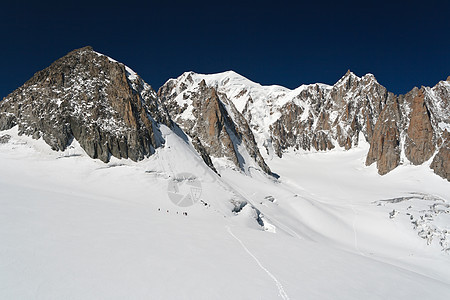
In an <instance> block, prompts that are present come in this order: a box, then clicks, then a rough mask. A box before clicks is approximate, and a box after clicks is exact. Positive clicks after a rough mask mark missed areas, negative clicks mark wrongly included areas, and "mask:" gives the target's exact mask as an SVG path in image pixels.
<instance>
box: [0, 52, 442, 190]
mask: <svg viewBox="0 0 450 300" xmlns="http://www.w3.org/2000/svg"><path fill="white" fill-rule="evenodd" d="M449 102H450V77H449V78H448V79H447V80H446V81H441V82H439V83H438V84H437V85H436V86H434V87H433V88H429V87H422V88H420V89H418V88H414V89H413V90H412V91H410V92H409V93H407V94H406V95H400V96H396V95H394V94H392V93H389V92H388V91H387V90H386V89H385V88H384V87H383V86H382V85H380V84H379V83H378V82H377V80H376V79H375V77H374V76H373V75H372V74H367V75H365V76H363V77H358V76H356V75H355V74H353V73H352V72H350V71H348V72H347V73H346V74H345V75H344V76H343V77H342V78H341V79H340V80H339V81H338V82H336V84H334V85H332V86H330V85H326V84H311V85H302V86H300V87H299V88H297V89H294V90H289V89H287V88H284V87H281V86H261V85H259V84H257V83H254V82H252V81H250V80H248V79H246V78H245V77H243V76H241V75H239V74H237V73H235V72H231V71H229V72H224V73H219V74H211V75H201V74H196V73H193V72H187V73H184V74H183V75H181V76H180V77H178V78H177V79H170V80H169V81H168V82H167V83H166V84H164V85H163V86H162V87H161V88H160V90H159V91H158V94H156V93H155V91H154V90H153V89H152V88H151V87H150V86H149V85H148V84H146V83H145V82H144V81H143V80H142V79H141V78H140V77H139V76H138V75H137V74H136V73H134V72H133V71H132V70H131V69H130V68H128V67H126V66H124V65H123V64H121V63H118V62H116V61H114V60H112V59H111V58H109V57H107V56H104V55H102V54H99V53H97V52H95V51H93V50H92V48H90V47H85V48H81V49H78V50H75V51H72V52H70V53H69V54H67V55H66V56H64V57H63V58H61V59H59V60H57V61H56V62H54V63H53V64H52V65H51V66H50V67H48V68H46V69H45V70H42V71H40V72H38V73H36V74H35V75H34V76H33V77H32V78H31V79H30V80H29V81H27V82H26V83H25V84H24V85H23V86H22V87H20V88H18V89H17V90H16V91H14V92H13V93H11V94H10V95H8V96H7V97H6V98H5V99H4V100H3V101H2V102H0V130H5V129H9V128H11V127H13V126H16V125H18V128H19V133H20V134H26V135H31V136H33V137H34V138H40V137H42V138H43V139H44V140H45V141H46V142H47V143H48V144H49V145H50V146H51V147H52V148H53V149H54V150H64V149H65V148H66V147H67V146H68V145H69V144H70V142H71V141H72V139H76V140H77V141H78V142H79V143H80V145H81V146H82V147H83V148H84V149H85V151H86V152H87V153H88V154H89V155H90V156H91V157H93V158H99V159H101V160H102V161H105V162H106V161H108V160H109V159H110V156H115V157H118V158H130V159H132V160H140V159H143V158H144V157H145V156H148V155H150V154H152V153H153V152H154V151H155V148H157V147H159V146H161V145H162V144H163V143H164V140H163V138H162V136H161V133H160V131H159V126H160V124H165V125H167V126H169V127H171V126H175V125H174V123H173V122H172V120H174V121H175V122H176V123H177V124H178V125H179V126H180V127H181V128H182V129H183V131H184V132H186V133H187V134H188V135H189V136H190V137H191V139H190V140H191V142H192V145H193V146H194V147H195V148H196V150H197V151H198V152H199V153H200V155H201V156H202V158H203V160H204V161H205V163H206V164H208V165H209V166H210V167H211V168H212V169H213V170H216V169H215V166H214V159H216V158H225V159H227V160H229V161H231V162H232V163H233V164H234V165H235V166H236V167H237V168H239V169H240V170H243V171H245V172H247V171H248V170H249V168H251V167H255V168H258V169H261V170H263V171H264V172H266V173H269V174H270V173H271V171H270V169H269V167H268V166H267V164H266V162H265V161H264V159H263V157H262V155H261V154H260V153H261V152H265V153H266V154H267V156H268V157H270V156H272V155H278V156H279V157H282V156H283V153H284V152H285V151H288V150H289V149H297V150H302V151H328V150H331V149H334V148H336V147H339V148H342V149H347V150H348V149H351V148H352V147H355V146H358V144H359V143H360V142H361V140H364V141H365V142H367V143H369V144H370V149H369V151H368V154H367V157H366V164H367V165H371V164H374V163H376V164H377V169H378V172H379V173H380V174H382V175H383V174H386V173H388V172H390V171H391V170H393V169H394V168H396V167H397V166H399V165H401V164H414V165H420V164H424V163H427V164H429V165H430V167H431V168H432V169H433V170H434V171H435V173H436V174H438V175H440V176H442V177H443V178H446V179H447V180H449V181H450V176H449V174H450V169H449V168H450V166H449V152H450V148H449V147H450V146H449V144H450V138H449V132H450V109H449V104H450V103H449ZM260 151H261V152H260Z"/></svg>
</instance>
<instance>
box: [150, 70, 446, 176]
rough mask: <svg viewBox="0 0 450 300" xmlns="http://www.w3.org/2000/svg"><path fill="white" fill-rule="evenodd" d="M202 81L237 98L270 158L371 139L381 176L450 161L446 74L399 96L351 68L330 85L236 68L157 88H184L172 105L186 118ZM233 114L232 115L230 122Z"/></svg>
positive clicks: (371, 157)
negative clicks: (282, 80)
mask: <svg viewBox="0 0 450 300" xmlns="http://www.w3.org/2000/svg"><path fill="white" fill-rule="evenodd" d="M202 81H203V85H206V86H207V87H209V88H214V90H215V92H216V93H217V95H219V97H220V99H227V100H226V102H227V103H232V104H234V105H233V107H234V109H235V110H236V111H237V114H234V115H238V116H242V117H244V118H245V121H246V122H247V124H248V126H249V127H250V130H251V131H252V132H253V136H254V138H255V141H256V143H257V146H258V147H259V149H260V151H261V152H262V153H264V152H265V153H266V154H267V156H268V157H271V156H272V155H277V156H279V157H282V156H283V153H284V152H285V151H288V150H290V149H291V150H292V149H293V150H299V151H328V150H331V149H334V148H336V147H339V148H342V149H346V150H348V149H351V148H353V147H356V146H358V144H359V143H360V142H367V143H369V145H370V149H369V152H368V154H367V157H366V164H367V165H371V164H373V163H376V164H377V169H378V172H379V173H380V174H382V175H383V174H386V173H388V172H390V171H391V170H393V169H394V168H396V167H397V166H399V165H401V164H409V163H411V164H415V165H418V164H423V163H425V162H430V160H431V159H433V158H435V157H436V161H437V162H436V163H435V164H433V166H432V168H433V169H434V170H435V171H436V170H438V169H442V170H443V168H444V166H445V164H442V163H440V162H441V161H442V160H445V155H444V154H445V147H444V146H443V145H445V143H444V141H445V138H444V131H445V129H446V128H447V131H448V130H450V109H449V101H450V100H449V99H450V81H449V80H447V81H441V82H439V83H438V84H437V85H436V86H435V87H433V88H429V87H422V88H421V89H418V88H414V89H413V90H412V91H410V92H409V93H407V94H406V95H399V96H397V95H394V94H392V93H390V92H388V91H387V90H386V88H384V87H383V86H382V85H381V84H379V83H378V82H377V80H376V79H375V77H374V76H373V75H372V74H367V75H364V76H362V77H358V76H356V75H355V74H353V73H352V72H350V71H348V72H347V73H346V74H345V75H344V76H343V77H342V78H341V79H340V80H339V81H338V82H336V83H335V84H334V85H332V86H330V85H326V84H310V85H302V86H300V87H298V88H297V89H294V90H290V89H287V88H284V87H281V86H262V85H260V84H257V83H254V82H252V81H250V80H248V79H247V78H245V77H243V76H241V75H239V74H237V73H235V72H232V71H228V72H224V73H219V74H210V75H203V74H196V73H193V72H187V73H184V74H183V75H181V76H180V77H178V78H177V79H171V80H169V81H168V82H167V83H166V84H165V85H164V86H163V87H162V88H161V89H160V91H159V93H160V95H161V96H162V97H167V95H172V96H170V97H169V98H171V99H175V98H176V97H177V96H178V95H180V94H183V96H182V98H178V101H177V105H175V106H174V107H173V108H170V111H171V114H172V117H174V118H178V117H180V118H182V119H185V120H186V119H189V118H188V116H189V115H190V112H191V110H192V108H191V104H190V101H191V98H192V95H191V94H190V92H189V91H190V90H191V89H192V87H194V86H196V85H198V84H199V83H200V82H202ZM180 99H183V100H182V101H181V100H180ZM234 115H233V116H232V115H230V117H231V119H232V121H233V122H235V118H234ZM441 150H442V152H441V154H439V155H438V154H437V153H438V152H439V151H441ZM438 165H439V166H440V167H439V168H438V167H437V166H438ZM439 172H440V173H438V171H436V173H437V174H443V173H445V172H444V171H439ZM441 176H442V175H441ZM444 178H445V176H444Z"/></svg>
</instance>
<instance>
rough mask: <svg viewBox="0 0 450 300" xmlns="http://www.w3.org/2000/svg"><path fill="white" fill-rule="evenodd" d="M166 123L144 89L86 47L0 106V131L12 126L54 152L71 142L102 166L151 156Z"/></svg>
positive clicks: (137, 79)
mask: <svg viewBox="0 0 450 300" xmlns="http://www.w3.org/2000/svg"><path fill="white" fill-rule="evenodd" d="M170 122H171V121H170V118H169V116H168V114H167V113H166V112H165V110H164V108H163V107H162V106H161V104H160V103H159V101H158V99H157V96H156V93H155V92H154V91H153V89H152V88H151V87H150V86H149V85H148V84H146V83H145V82H144V81H143V80H142V79H141V78H140V77H139V76H138V75H137V74H136V73H134V72H133V71H132V70H131V69H129V68H128V67H126V66H124V65H123V64H121V63H118V62H116V61H114V60H112V59H110V58H108V57H106V56H104V55H101V54H99V53H96V52H95V51H93V50H92V48H90V47H85V48H81V49H78V50H74V51H72V52H70V53H69V54H67V55H66V56H64V57H63V58H61V59H58V60H57V61H55V62H54V63H53V64H52V65H51V66H50V67H48V68H46V69H44V70H42V71H40V72H37V73H36V74H35V75H34V76H33V77H32V78H31V79H30V80H29V81H27V82H26V83H25V84H24V85H23V86H22V87H20V88H18V89H17V90H15V91H14V92H13V93H11V94H10V95H8V96H7V97H6V98H5V99H4V100H3V101H2V102H0V130H5V129H9V128H11V127H13V126H15V125H18V128H19V133H20V134H26V135H31V136H33V137H34V138H36V139H37V138H40V137H42V138H43V139H44V140H45V142H47V144H49V145H50V146H51V147H52V149H54V150H64V149H65V148H66V147H67V146H68V145H69V144H70V142H71V140H72V139H74V138H75V139H76V140H77V141H78V142H79V143H80V145H81V146H82V147H83V148H84V150H85V151H86V153H87V154H88V155H89V156H91V157H92V158H98V159H101V160H102V161H105V162H107V161H109V159H110V156H111V155H112V156H115V157H118V158H130V159H132V160H135V161H136V160H140V159H143V158H144V157H145V156H147V155H150V154H152V153H153V152H154V150H155V148H157V147H159V146H161V144H162V143H163V142H164V141H163V139H162V137H161V134H160V132H159V129H158V127H159V124H160V123H164V124H166V125H169V126H170Z"/></svg>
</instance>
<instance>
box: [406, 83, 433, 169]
mask: <svg viewBox="0 0 450 300" xmlns="http://www.w3.org/2000/svg"><path fill="white" fill-rule="evenodd" d="M434 151H435V141H434V132H433V127H432V125H431V118H430V111H429V110H428V108H427V106H426V104H425V96H424V93H423V91H422V90H420V91H419V93H418V95H417V96H416V97H414V99H413V101H412V104H411V114H410V117H409V126H408V129H407V130H406V140H405V154H406V157H407V158H408V159H409V161H411V162H412V163H413V164H415V165H421V164H422V163H424V162H425V161H427V160H428V159H430V158H431V156H432V155H433V154H434Z"/></svg>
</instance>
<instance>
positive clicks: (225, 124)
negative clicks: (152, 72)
mask: <svg viewBox="0 0 450 300" xmlns="http://www.w3.org/2000/svg"><path fill="white" fill-rule="evenodd" d="M192 78H193V80H192V81H191V82H187V81H186V79H187V77H186V76H185V74H183V75H182V76H180V77H179V78H178V79H176V80H169V81H168V82H167V83H166V84H165V85H164V86H162V87H161V88H160V89H159V91H158V95H159V96H160V98H161V99H163V101H164V104H165V105H166V107H167V108H168V111H169V113H170V116H171V117H172V119H173V120H174V121H175V122H176V123H177V124H179V125H180V127H181V128H182V129H183V130H184V131H185V132H186V133H187V134H188V135H189V136H190V137H191V138H192V140H193V144H194V146H195V147H196V149H197V151H199V152H200V153H201V154H202V157H203V159H204V161H205V163H207V164H208V165H210V167H211V168H212V169H213V170H216V168H215V167H214V166H213V165H212V160H211V158H210V157H215V158H221V157H224V158H227V159H228V160H230V161H231V162H233V164H234V165H235V166H236V167H237V168H239V169H240V170H243V171H246V168H247V167H248V166H251V165H252V164H255V163H256V166H257V167H258V168H261V169H262V170H263V171H264V172H266V173H269V174H270V169H269V167H268V166H267V165H266V163H265V162H264V159H263V158H262V156H261V154H260V153H259V149H258V147H257V145H256V142H255V138H254V136H253V133H252V131H251V129H250V127H249V125H248V123H247V121H246V120H245V118H244V117H243V116H242V114H241V113H240V112H239V111H238V110H237V109H236V107H235V106H234V104H233V103H232V102H231V101H229V99H228V98H227V96H226V95H225V94H223V93H220V92H219V91H218V90H217V89H216V87H215V83H216V81H215V80H210V81H209V83H208V81H207V79H205V78H199V76H196V74H193V75H192ZM181 87H182V88H181Z"/></svg>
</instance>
